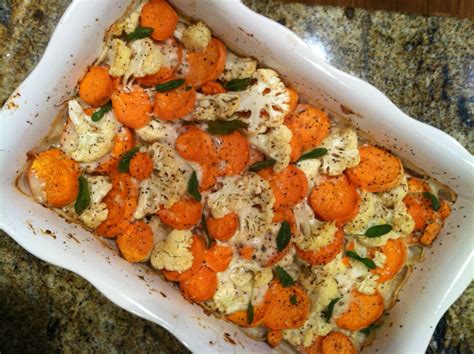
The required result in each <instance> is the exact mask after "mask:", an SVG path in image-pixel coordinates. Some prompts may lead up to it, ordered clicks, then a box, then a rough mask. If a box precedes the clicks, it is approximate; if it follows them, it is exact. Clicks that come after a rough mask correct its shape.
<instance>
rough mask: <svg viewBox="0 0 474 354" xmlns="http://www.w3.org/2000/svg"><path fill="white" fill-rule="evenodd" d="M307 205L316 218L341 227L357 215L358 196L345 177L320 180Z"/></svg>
mask: <svg viewBox="0 0 474 354" xmlns="http://www.w3.org/2000/svg"><path fill="white" fill-rule="evenodd" d="M309 203H310V205H311V208H313V210H314V212H315V213H316V215H317V216H318V218H320V219H322V220H324V221H336V222H338V224H340V225H342V224H344V223H346V222H348V221H350V220H351V219H352V218H353V217H354V216H355V215H357V212H358V210H359V203H360V196H359V193H357V190H356V189H355V187H354V186H353V185H352V184H351V183H350V182H349V180H348V179H347V177H346V176H344V175H340V176H336V177H326V178H324V179H322V181H321V182H320V183H318V184H317V185H316V186H315V187H314V188H313V190H312V192H311V194H310V196H309Z"/></svg>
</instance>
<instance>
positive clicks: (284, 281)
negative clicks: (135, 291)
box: [275, 266, 295, 288]
mask: <svg viewBox="0 0 474 354" xmlns="http://www.w3.org/2000/svg"><path fill="white" fill-rule="evenodd" d="M275 273H276V275H277V277H278V280H279V281H280V283H281V285H283V287H284V288H287V287H289V286H292V285H293V284H294V283H295V281H294V280H293V278H292V277H291V275H289V274H288V273H287V272H286V270H284V269H283V268H282V267H280V266H276V267H275Z"/></svg>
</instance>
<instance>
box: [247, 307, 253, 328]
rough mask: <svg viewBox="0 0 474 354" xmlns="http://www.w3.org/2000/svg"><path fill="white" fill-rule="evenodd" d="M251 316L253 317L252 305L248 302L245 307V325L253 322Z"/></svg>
mask: <svg viewBox="0 0 474 354" xmlns="http://www.w3.org/2000/svg"><path fill="white" fill-rule="evenodd" d="M253 316H254V311H253V305H252V303H251V302H249V304H248V306H247V324H248V325H249V324H251V323H252V322H253Z"/></svg>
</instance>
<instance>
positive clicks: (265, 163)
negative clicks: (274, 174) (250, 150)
mask: <svg viewBox="0 0 474 354" xmlns="http://www.w3.org/2000/svg"><path fill="white" fill-rule="evenodd" d="M274 164H276V161H275V160H273V159H269V160H265V161H260V162H255V163H254V164H253V165H251V166H250V167H249V171H250V172H258V171H260V170H263V169H264V168H267V167H271V166H273V165H274Z"/></svg>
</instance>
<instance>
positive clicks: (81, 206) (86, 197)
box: [74, 176, 91, 214]
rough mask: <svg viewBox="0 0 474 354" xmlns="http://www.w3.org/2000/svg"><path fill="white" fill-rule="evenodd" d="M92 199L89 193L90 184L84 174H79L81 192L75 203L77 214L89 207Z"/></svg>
mask: <svg viewBox="0 0 474 354" xmlns="http://www.w3.org/2000/svg"><path fill="white" fill-rule="evenodd" d="M90 201H91V197H90V193H89V185H88V183H87V179H86V178H85V177H84V176H79V193H78V194H77V198H76V202H75V203H74V210H75V211H76V213H77V214H81V213H82V212H83V211H84V210H86V209H87V207H88V206H89V203H90Z"/></svg>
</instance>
